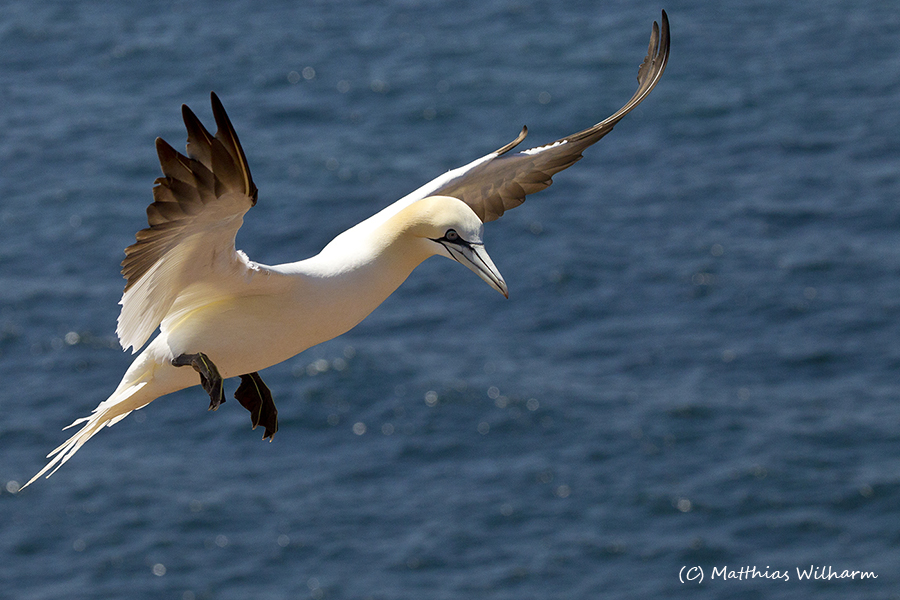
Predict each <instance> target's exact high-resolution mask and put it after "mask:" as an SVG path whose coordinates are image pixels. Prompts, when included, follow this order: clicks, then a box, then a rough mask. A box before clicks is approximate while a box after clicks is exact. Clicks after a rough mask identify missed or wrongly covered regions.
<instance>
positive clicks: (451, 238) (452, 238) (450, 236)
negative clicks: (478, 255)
mask: <svg viewBox="0 0 900 600" xmlns="http://www.w3.org/2000/svg"><path fill="white" fill-rule="evenodd" d="M444 238H446V240H447V241H448V242H458V241H459V234H458V233H456V230H455V229H448V230H447V233H445V234H444Z"/></svg>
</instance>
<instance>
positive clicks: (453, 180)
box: [401, 11, 669, 222]
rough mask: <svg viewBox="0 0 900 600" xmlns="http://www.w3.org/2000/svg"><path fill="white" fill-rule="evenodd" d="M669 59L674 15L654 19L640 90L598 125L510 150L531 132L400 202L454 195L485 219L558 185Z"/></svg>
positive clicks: (646, 89) (647, 90)
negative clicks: (549, 141) (559, 176)
mask: <svg viewBox="0 0 900 600" xmlns="http://www.w3.org/2000/svg"><path fill="white" fill-rule="evenodd" d="M668 60H669V19H668V17H667V16H666V12H665V11H663V13H662V27H661V28H660V26H659V25H658V24H657V23H656V22H655V21H654V23H653V30H652V33H651V35H650V47H649V49H648V51H647V57H646V58H645V59H644V62H643V63H641V66H640V68H639V69H638V77H637V78H638V89H637V91H636V92H635V93H634V96H632V97H631V100H629V101H628V102H627V103H626V104H625V106H623V107H622V108H620V109H619V110H618V111H616V112H615V114H613V115H612V116H610V117H609V118H607V119H604V120H603V121H600V122H599V123H597V124H596V125H594V126H593V127H590V128H588V129H585V130H584V131H579V132H578V133H575V134H572V135H570V136H567V137H564V138H562V139H559V140H556V141H555V142H553V143H552V144H546V145H544V146H538V147H536V148H530V149H528V150H523V151H521V152H517V153H515V154H509V151H510V150H512V149H513V148H514V147H515V146H517V145H518V144H519V142H521V141H522V140H523V139H525V135H526V134H527V133H528V129H527V128H524V127H523V128H522V132H521V133H520V134H519V137H517V138H516V139H515V140H513V141H512V142H510V143H509V144H507V145H506V146H503V147H502V148H500V149H499V150H497V151H495V152H492V153H490V154H488V155H486V156H484V157H482V158H480V159H478V160H476V161H474V162H472V163H470V164H468V165H466V166H463V167H460V168H458V169H454V170H452V171H448V172H447V173H445V174H444V175H442V176H441V177H438V178H437V179H435V180H434V181H432V182H430V183H428V184H426V185H424V186H422V187H421V188H419V189H418V190H416V191H414V192H413V193H412V194H410V195H409V196H407V197H406V198H404V199H403V200H401V202H404V203H411V202H412V201H415V200H417V199H420V198H424V197H426V196H437V195H441V196H453V197H455V198H459V199H460V200H462V201H463V202H465V203H466V204H468V205H469V206H471V207H472V210H474V211H475V214H477V215H478V217H479V218H480V219H481V220H482V221H483V222H488V221H493V220H494V219H497V218H499V217H500V215H502V214H503V213H504V212H506V211H507V210H509V209H511V208H515V207H516V206H518V205H520V204H522V202H524V201H525V196H526V195H528V194H533V193H535V192H539V191H541V190H542V189H544V188H546V187H548V186H549V185H550V184H551V183H553V181H552V179H551V177H553V175H554V174H556V173H558V172H560V171H562V170H563V169H566V168H568V167H570V166H572V165H573V164H575V163H576V162H577V161H579V160H580V159H581V153H582V152H583V151H584V149H585V148H587V147H588V146H590V145H591V144H593V143H595V142H597V141H598V140H599V139H600V138H602V137H603V136H604V135H606V134H607V133H609V132H610V131H612V128H613V126H615V124H616V123H618V122H619V121H620V120H621V119H622V117H624V116H625V115H627V114H628V113H629V112H631V110H632V109H634V107H636V106H637V105H638V104H640V103H641V102H642V101H643V100H644V98H646V97H647V95H648V94H649V93H650V92H651V91H652V90H653V88H654V87H655V86H656V84H657V82H658V81H659V79H660V77H661V76H662V74H663V71H664V70H665V68H666V63H667V62H668Z"/></svg>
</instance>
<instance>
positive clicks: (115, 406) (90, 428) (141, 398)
mask: <svg viewBox="0 0 900 600" xmlns="http://www.w3.org/2000/svg"><path fill="white" fill-rule="evenodd" d="M147 383H148V381H146V380H144V381H139V382H138V383H135V384H133V385H130V386H127V387H126V388H125V389H124V390H121V391H120V390H116V392H115V393H114V394H113V395H112V396H110V397H109V398H108V399H106V400H105V401H103V402H101V403H100V404H99V405H98V406H97V408H95V409H94V410H93V412H92V413H91V414H90V416H88V417H83V418H81V419H78V420H76V421H75V422H73V423H72V424H71V425H69V426H68V427H65V428H64V429H69V428H70V427H74V426H76V425H78V424H80V423H84V426H83V427H82V428H81V429H79V430H78V433H76V434H75V435H73V436H72V437H70V438H69V439H68V440H66V441H65V442H63V444H62V445H60V446H59V447H58V448H56V450H54V451H53V452H51V453H50V454H48V455H47V458H49V459H51V460H50V462H49V463H47V466H45V467H44V468H43V469H41V470H40V471H39V472H38V474H37V475H35V476H34V477H32V478H31V480H30V481H29V482H28V483H26V484H25V485H23V486H22V487H21V489H20V491H21V490H24V489H25V488H26V487H28V486H29V485H31V484H32V483H34V482H35V481H37V479H38V478H40V477H41V475H43V474H44V473H47V472H48V471H49V473H47V477H50V475H53V474H54V473H55V472H56V470H57V469H58V468H60V467H61V466H63V465H64V464H65V463H66V461H68V460H69V459H70V458H72V456H73V455H74V454H75V453H76V452H78V450H79V449H81V447H82V446H83V445H84V444H85V442H87V441H88V440H89V439H91V438H92V437H94V435H95V434H96V433H97V432H98V431H100V430H101V429H102V428H103V427H104V426H106V427H112V426H113V425H115V424H116V423H118V422H119V421H121V420H122V419H124V418H125V417H126V416H128V414H129V413H130V412H131V411H133V410H137V409H138V408H141V407H142V406H146V405H147V404H148V403H149V402H150V401H152V400H153V398H149V399H147V397H146V395H145V394H137V392H138V391H139V390H140V389H141V388H143V387H144V386H146V385H147ZM121 387H122V386H120V388H121Z"/></svg>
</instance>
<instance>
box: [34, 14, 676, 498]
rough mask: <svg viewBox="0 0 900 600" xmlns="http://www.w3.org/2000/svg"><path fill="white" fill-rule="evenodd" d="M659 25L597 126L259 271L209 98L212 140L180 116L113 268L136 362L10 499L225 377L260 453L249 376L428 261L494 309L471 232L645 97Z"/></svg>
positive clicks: (448, 177) (460, 174) (269, 405)
mask: <svg viewBox="0 0 900 600" xmlns="http://www.w3.org/2000/svg"><path fill="white" fill-rule="evenodd" d="M661 22H662V27H660V26H659V25H658V24H657V23H656V22H654V23H653V28H652V32H651V36H650V45H649V49H648V52H647V56H646V58H645V59H644V61H643V62H642V63H641V65H640V67H639V69H638V77H637V78H638V88H637V91H636V92H635V93H634V95H633V96H632V97H631V99H630V100H629V101H628V102H627V103H626V104H625V105H624V106H623V107H622V108H621V109H619V110H618V111H616V112H615V113H614V114H613V115H612V116H610V117H609V118H607V119H604V120H603V121H600V122H599V123H597V124H596V125H594V126H593V127H589V128H588V129H585V130H583V131H580V132H578V133H575V134H573V135H569V136H567V137H564V138H561V139H559V140H557V141H555V142H553V143H550V144H546V145H543V146H537V147H534V148H530V149H527V150H523V151H520V152H517V153H511V151H512V149H513V148H514V147H516V146H517V145H518V144H519V143H520V142H521V141H522V140H523V139H524V138H525V136H526V134H527V132H528V129H527V128H526V127H523V128H522V131H521V133H520V134H519V135H518V137H516V139H515V140H513V141H512V142H510V143H509V144H507V145H505V146H503V147H502V148H500V149H498V150H496V151H494V152H491V153H490V154H487V155H485V156H483V157H481V158H479V159H477V160H475V161H473V162H471V163H469V164H467V165H465V166H462V167H459V168H457V169H453V170H451V171H448V172H447V173H445V174H444V175H441V176H440V177H438V178H436V179H434V180H433V181H431V182H430V183H427V184H425V185H423V186H422V187H420V188H419V189H417V190H415V191H413V192H412V193H410V194H408V195H407V196H404V197H403V198H401V199H400V200H397V201H396V202H394V203H393V204H390V205H389V206H387V207H386V208H384V209H383V210H381V211H380V212H378V213H376V214H375V215H373V216H372V217H369V218H368V219H366V220H364V221H363V222H361V223H359V224H358V225H355V226H354V227H351V228H350V229H348V230H347V231H345V232H343V233H341V234H340V235H338V236H337V237H336V238H334V240H332V241H331V242H329V243H328V244H327V245H326V246H325V248H324V249H323V250H322V251H321V252H320V253H319V254H317V255H316V256H313V257H312V258H308V259H306V260H301V261H299V262H293V263H288V264H282V265H275V266H268V265H264V264H261V263H257V262H254V261H252V260H250V259H249V258H248V257H247V255H246V254H244V253H243V252H241V251H240V250H237V249H236V248H235V236H236V234H237V231H238V229H239V228H240V226H241V224H242V222H243V218H244V215H245V214H246V213H247V211H248V210H250V208H252V207H253V206H254V205H255V204H256V201H257V189H256V185H255V184H254V182H253V178H252V177H251V175H250V167H249V165H248V162H247V158H246V156H245V155H244V151H243V149H242V148H241V144H240V142H239V141H238V137H237V133H235V130H234V127H233V126H232V124H231V120H230V119H229V118H228V115H227V114H226V112H225V109H224V107H223V106H222V103H221V102H220V101H219V98H218V97H217V96H216V94H215V93H212V94H211V102H212V112H213V117H214V119H215V122H216V127H217V131H216V134H215V135H212V134H210V133H209V132H208V131H207V130H206V128H205V127H204V126H203V124H202V123H201V122H200V120H199V119H198V118H197V117H196V115H194V113H193V112H192V111H191V110H190V109H189V108H188V107H187V106H182V115H183V118H184V124H185V127H186V129H187V150H186V155H185V154H181V153H180V152H178V151H177V150H175V149H174V148H172V147H171V146H170V145H169V144H167V143H166V142H165V141H163V140H162V139H159V138H157V140H156V150H157V154H158V155H159V162H160V165H161V167H162V172H163V177H160V178H158V179H156V181H155V182H154V183H155V185H154V187H153V203H152V204H150V206H149V207H148V208H147V220H148V224H149V227H147V228H146V229H142V230H141V231H138V232H137V234H136V241H135V243H134V244H132V245H131V246H129V247H128V248H126V250H125V260H124V261H123V262H122V275H123V276H124V277H125V280H126V284H125V291H124V294H123V295H122V299H121V301H120V302H119V304H121V306H122V310H121V313H120V315H119V319H118V327H117V329H116V333H117V335H118V338H119V341H120V343H121V345H122V347H123V348H124V349H126V350H128V349H129V348H130V349H131V350H132V353H137V352H138V351H139V350H140V349H141V348H144V350H143V351H142V352H140V354H139V355H138V356H137V357H136V358H135V360H134V362H133V363H132V364H131V366H130V367H129V368H128V369H127V371H126V372H125V375H124V377H123V378H122V381H121V382H120V383H119V385H118V387H117V388H116V389H115V391H114V392H113V393H112V395H110V396H109V398H107V399H106V400H105V401H103V402H101V403H100V404H99V405H98V406H97V408H95V409H94V410H93V412H92V413H91V414H90V415H89V416H87V417H84V418H81V419H78V420H76V421H75V422H74V423H72V424H71V425H69V427H73V426H76V425H81V428H80V429H79V430H78V432H77V433H75V434H74V435H73V436H72V437H70V438H69V439H68V440H66V441H65V442H64V443H63V444H62V445H60V446H59V447H58V448H56V449H55V450H53V451H52V452H51V453H50V454H49V455H48V456H47V458H48V459H50V461H49V462H48V464H47V465H46V466H45V467H44V468H43V469H41V470H40V472H38V473H37V474H36V475H35V476H34V477H32V478H31V480H30V481H29V482H28V483H27V484H25V486H23V488H22V489H24V488H25V487H27V486H28V485H31V484H32V483H33V482H34V481H35V480H37V479H38V478H39V477H40V476H41V475H44V474H45V473H48V471H49V473H48V474H47V477H49V476H50V475H52V474H53V473H54V472H55V471H56V470H57V469H58V468H59V467H60V466H62V465H63V464H64V463H65V462H66V461H68V460H69V459H70V458H72V456H73V455H74V454H75V453H76V452H77V451H78V450H79V449H80V448H81V447H82V446H83V445H84V443H85V442H87V441H88V440H89V439H90V438H91V437H93V436H94V435H95V434H96V433H97V432H98V431H99V430H100V429H101V428H103V427H104V426H107V427H109V426H112V425H114V424H116V423H118V422H119V421H121V420H122V419H123V418H125V417H126V416H127V415H128V414H129V413H131V411H133V410H137V409H139V408H142V407H144V406H146V405H148V404H149V403H150V402H152V401H153V400H155V399H156V398H159V397H161V396H164V395H166V394H170V393H172V392H175V391H177V390H181V389H184V388H187V387H191V386H194V385H197V384H198V383H199V384H200V385H201V386H202V387H203V389H204V390H205V391H206V392H207V393H208V394H209V398H210V404H209V409H210V410H216V409H217V408H218V407H219V405H220V404H221V403H222V402H224V401H225V392H224V387H223V380H225V379H228V378H232V377H240V379H241V381H240V384H239V385H238V387H237V391H236V392H235V394H234V395H235V398H236V399H237V400H238V401H239V402H240V404H241V405H243V406H244V407H245V408H246V409H247V410H249V411H250V415H251V423H252V426H253V428H254V429H255V428H256V427H257V426H258V425H262V426H263V427H264V429H265V434H264V436H263V439H268V440H269V441H271V440H272V437H273V436H274V434H275V432H276V431H277V430H278V411H277V410H276V408H275V404H274V402H273V400H272V395H271V393H270V392H269V389H268V388H267V387H266V385H265V383H263V380H262V378H261V377H260V375H259V371H261V370H263V369H265V368H267V367H270V366H272V365H276V364H278V363H280V362H283V361H285V360H287V359H289V358H291V357H293V356H295V355H297V354H299V353H300V352H303V351H304V350H306V349H307V348H310V347H311V346H314V345H316V344H319V343H321V342H324V341H326V340H329V339H332V338H334V337H336V336H338V335H340V334H342V333H344V332H346V331H348V330H350V329H351V328H353V327H354V326H356V325H357V324H358V323H359V322H360V321H362V320H363V319H364V318H365V317H366V316H367V315H369V313H371V312H372V311H373V310H374V309H375V308H376V307H377V306H378V305H380V304H381V303H382V302H383V301H384V300H385V299H386V298H387V297H388V296H390V295H391V294H392V293H393V292H394V290H396V289H397V288H398V287H399V286H400V284H401V283H403V281H404V280H405V279H406V278H407V277H408V276H409V274H410V273H411V272H412V271H413V269H415V268H416V267H417V266H418V265H419V264H420V263H421V262H423V261H424V260H425V259H427V258H429V257H431V256H444V257H447V258H451V259H453V260H456V261H457V262H459V263H461V264H463V265H465V266H466V267H468V268H469V269H471V270H472V271H474V272H475V274H476V275H478V276H479V277H481V278H482V279H483V280H484V281H485V282H487V284H488V285H490V286H491V287H492V288H494V289H495V290H497V291H498V292H500V293H501V294H503V295H504V296H506V297H508V291H507V286H506V282H505V281H504V279H503V277H502V276H501V275H500V272H499V271H498V270H497V267H496V266H495V265H494V263H493V261H492V260H491V258H490V256H488V253H487V252H486V251H485V248H484V242H483V237H482V233H483V229H484V226H483V224H484V223H486V222H489V221H493V220H495V219H497V218H499V217H500V216H501V215H503V213H504V212H505V211H507V210H509V209H511V208H514V207H516V206H518V205H519V204H521V203H522V202H524V200H525V196H526V195H528V194H533V193H535V192H538V191H540V190H542V189H544V188H546V187H548V186H549V185H550V184H551V183H552V180H551V177H552V176H553V175H554V174H556V173H558V172H559V171H562V170H563V169H566V168H568V167H570V166H571V165H572V164H574V163H575V162H576V161H578V160H580V159H581V155H582V151H583V150H584V149H585V148H587V147H588V146H590V145H592V144H594V143H595V142H597V141H598V140H599V139H600V138H602V137H603V136H605V135H606V134H607V133H609V132H610V131H611V130H612V128H613V126H615V124H616V123H618V122H619V120H621V119H622V117H624V116H625V115H626V114H628V113H629V112H630V111H631V110H633V109H634V107H636V106H637V105H638V104H640V103H641V101H643V100H644V98H646V97H647V95H648V94H649V93H650V91H651V90H653V88H654V87H655V86H656V84H657V82H658V81H659V79H660V77H661V76H662V74H663V71H664V70H665V68H666V63H667V61H668V58H669V23H668V18H667V16H666V13H665V11H663V13H662V19H661ZM157 328H159V334H158V335H157V336H156V337H155V338H154V339H153V341H152V342H150V343H149V344H147V345H146V347H144V345H145V344H146V343H147V340H148V339H149V338H150V336H151V335H153V333H154V332H155V331H156V329H157ZM188 367H189V368H188ZM67 429H68V427H67Z"/></svg>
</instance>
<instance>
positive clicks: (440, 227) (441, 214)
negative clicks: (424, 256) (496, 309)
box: [404, 196, 509, 298]
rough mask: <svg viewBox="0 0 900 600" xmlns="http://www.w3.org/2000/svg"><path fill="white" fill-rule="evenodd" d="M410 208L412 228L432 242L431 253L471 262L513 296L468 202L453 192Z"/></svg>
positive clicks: (481, 274) (471, 266) (477, 271)
mask: <svg viewBox="0 0 900 600" xmlns="http://www.w3.org/2000/svg"><path fill="white" fill-rule="evenodd" d="M408 210H409V213H412V214H409V213H408V216H409V217H412V218H411V221H413V223H411V227H410V228H409V232H410V233H412V234H413V235H415V236H416V237H418V238H420V239H421V240H422V241H423V242H425V243H426V244H428V245H429V246H428V248H429V254H431V255H435V254H436V255H440V256H446V257H448V258H452V259H453V260H455V261H456V262H458V263H461V264H463V265H465V266H467V267H468V268H469V269H471V270H472V271H473V272H474V273H475V274H476V275H478V276H479V277H481V278H482V279H483V280H484V281H485V282H487V284H488V285H490V286H491V287H492V288H494V289H495V290H497V291H498V292H500V293H501V294H503V295H504V296H505V297H507V298H508V297H509V290H507V288H506V282H505V281H503V276H502V275H500V271H498V270H497V267H496V266H494V262H493V261H492V260H491V257H490V256H488V253H487V251H486V250H485V249H484V242H483V241H482V233H483V231H484V225H483V224H482V222H481V219H479V218H478V216H477V215H476V214H475V212H474V211H473V210H472V209H471V208H470V207H469V206H468V205H467V204H466V203H465V202H463V201H462V200H458V199H456V198H451V197H449V196H431V197H428V198H424V199H422V200H419V201H418V202H416V203H415V204H413V205H412V206H410V207H409V208H408ZM404 212H405V211H404Z"/></svg>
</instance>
